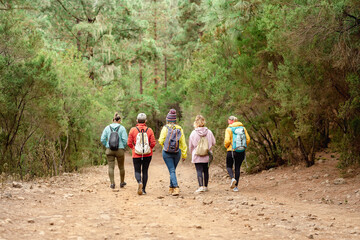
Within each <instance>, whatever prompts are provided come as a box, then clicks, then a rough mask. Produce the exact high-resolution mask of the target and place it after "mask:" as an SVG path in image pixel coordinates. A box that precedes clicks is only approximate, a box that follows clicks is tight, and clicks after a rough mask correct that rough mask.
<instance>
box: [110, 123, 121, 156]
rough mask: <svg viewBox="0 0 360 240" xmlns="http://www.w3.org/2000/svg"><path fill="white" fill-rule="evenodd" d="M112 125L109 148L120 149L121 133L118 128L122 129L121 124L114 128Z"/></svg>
mask: <svg viewBox="0 0 360 240" xmlns="http://www.w3.org/2000/svg"><path fill="white" fill-rule="evenodd" d="M109 127H110V131H111V133H110V137H109V148H110V150H113V151H117V150H118V149H119V133H118V130H119V129H120V126H118V127H117V128H115V129H112V128H111V126H110V125H109Z"/></svg>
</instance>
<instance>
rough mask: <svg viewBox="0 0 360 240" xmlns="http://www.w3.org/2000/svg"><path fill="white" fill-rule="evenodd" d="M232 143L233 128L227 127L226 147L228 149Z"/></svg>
mask: <svg viewBox="0 0 360 240" xmlns="http://www.w3.org/2000/svg"><path fill="white" fill-rule="evenodd" d="M230 144H231V129H230V128H226V130H225V139H224V146H225V148H226V149H228V147H229V146H230Z"/></svg>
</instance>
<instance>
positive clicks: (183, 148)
mask: <svg viewBox="0 0 360 240" xmlns="http://www.w3.org/2000/svg"><path fill="white" fill-rule="evenodd" d="M180 130H181V137H180V142H179V144H180V146H179V147H180V149H181V158H182V159H183V160H185V159H186V157H187V145H186V141H185V134H184V131H183V129H182V128H180Z"/></svg>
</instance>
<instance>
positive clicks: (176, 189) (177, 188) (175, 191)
mask: <svg viewBox="0 0 360 240" xmlns="http://www.w3.org/2000/svg"><path fill="white" fill-rule="evenodd" d="M179 194H180V188H179V187H176V188H174V192H173V193H172V195H173V196H179Z"/></svg>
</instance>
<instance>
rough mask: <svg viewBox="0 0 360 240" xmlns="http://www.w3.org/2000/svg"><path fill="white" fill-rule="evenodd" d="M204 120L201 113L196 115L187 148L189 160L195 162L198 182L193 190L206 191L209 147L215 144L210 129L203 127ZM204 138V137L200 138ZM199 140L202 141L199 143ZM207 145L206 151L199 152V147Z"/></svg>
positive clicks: (197, 191)
mask: <svg viewBox="0 0 360 240" xmlns="http://www.w3.org/2000/svg"><path fill="white" fill-rule="evenodd" d="M205 124H206V121H205V118H204V117H203V116H202V115H197V116H196V118H195V122H194V128H195V129H194V130H193V131H192V133H191V134H190V138H189V149H190V153H191V157H192V160H191V162H192V163H194V164H195V168H196V172H197V179H198V182H199V188H198V189H197V190H196V191H195V192H196V193H199V192H206V191H207V190H208V182H209V165H208V163H209V154H208V152H210V151H211V148H212V147H213V146H214V145H215V144H216V140H215V137H214V134H213V133H212V132H211V130H210V129H208V128H207V127H205ZM202 138H204V139H202ZM200 142H202V143H201V144H200ZM206 145H207V151H205V152H206V153H200V152H201V149H199V148H198V146H199V147H201V148H204V146H206ZM205 148H206V147H205ZM202 152H204V151H202Z"/></svg>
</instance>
